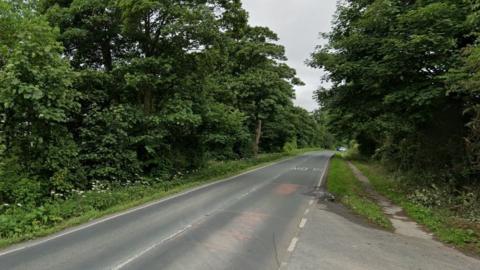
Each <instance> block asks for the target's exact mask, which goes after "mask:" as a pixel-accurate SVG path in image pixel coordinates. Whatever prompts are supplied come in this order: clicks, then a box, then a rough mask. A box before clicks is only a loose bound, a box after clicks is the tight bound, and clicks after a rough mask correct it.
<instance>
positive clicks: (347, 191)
mask: <svg viewBox="0 0 480 270" xmlns="http://www.w3.org/2000/svg"><path fill="white" fill-rule="evenodd" d="M327 179H328V182H327V188H328V190H329V191H330V192H332V193H333V194H335V196H337V197H338V198H339V199H340V200H341V202H342V203H343V204H345V205H346V206H347V207H349V208H350V209H352V210H353V211H354V212H355V213H357V214H359V215H361V216H364V217H365V218H367V219H368V220H369V221H370V222H373V223H374V224H377V225H379V226H381V227H384V228H386V229H392V223H391V222H390V220H389V219H388V218H387V217H386V216H385V214H384V213H383V211H382V208H381V207H380V206H379V205H378V204H377V202H375V201H374V200H373V199H371V198H370V197H369V196H368V194H367V192H366V190H365V187H364V186H363V185H362V184H361V182H360V181H359V180H358V179H356V177H355V175H354V174H353V172H352V170H351V169H350V168H349V167H348V165H347V163H346V162H345V160H343V159H342V158H339V157H334V158H333V159H332V160H331V165H330V168H329V171H328V178H327Z"/></svg>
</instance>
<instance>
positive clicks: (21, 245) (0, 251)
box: [0, 150, 325, 256]
mask: <svg viewBox="0 0 480 270" xmlns="http://www.w3.org/2000/svg"><path fill="white" fill-rule="evenodd" d="M323 151H325V150H318V151H315V150H313V151H307V152H304V153H299V154H295V155H293V156H288V157H283V158H280V159H278V160H276V161H269V162H266V163H263V164H262V163H261V164H258V165H256V166H252V167H250V168H248V169H246V170H244V171H239V172H238V173H236V174H234V175H232V176H228V177H226V178H220V179H216V180H211V181H208V180H207V181H206V182H205V183H204V184H200V185H198V186H194V187H189V188H186V189H185V190H182V191H180V192H178V193H173V194H171V195H167V196H166V197H163V198H159V199H154V200H152V201H150V202H146V203H143V204H140V205H138V206H134V207H131V208H127V209H123V210H120V211H116V212H114V213H107V214H105V215H103V216H100V217H98V218H94V219H92V220H89V221H87V222H81V223H79V224H77V225H73V226H71V227H68V228H65V229H61V230H59V231H57V232H54V233H51V234H48V235H46V236H39V237H36V238H34V239H31V240H26V241H22V242H18V243H14V244H12V245H8V246H5V247H3V248H0V256H4V255H7V254H10V253H13V252H16V251H20V250H23V249H26V248H30V247H34V246H37V245H40V244H42V243H45V242H48V241H51V240H54V239H56V238H60V237H63V236H65V235H69V234H71V233H74V232H77V231H81V230H83V229H87V228H89V227H92V226H95V225H97V224H101V223H103V222H106V221H109V220H112V219H115V218H118V217H121V216H124V215H127V214H130V213H133V212H136V211H139V210H142V209H145V208H149V207H153V206H156V205H159V204H162V203H165V202H167V201H169V200H173V199H176V198H179V197H182V196H186V195H188V194H190V193H193V192H196V191H199V190H202V189H206V188H209V187H212V186H214V185H219V184H222V183H225V182H228V181H232V180H233V179H235V178H237V177H239V176H242V175H246V174H249V173H252V172H255V171H258V170H261V169H264V168H266V167H269V166H273V165H276V164H280V163H282V162H286V161H289V160H292V159H294V158H298V157H301V156H304V155H307V154H309V153H315V152H323ZM213 179H214V178H213Z"/></svg>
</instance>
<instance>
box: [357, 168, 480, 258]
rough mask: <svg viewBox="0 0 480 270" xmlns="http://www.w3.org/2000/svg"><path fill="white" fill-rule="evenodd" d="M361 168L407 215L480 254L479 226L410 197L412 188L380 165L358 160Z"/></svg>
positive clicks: (467, 249) (449, 239)
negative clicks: (395, 179) (400, 181)
mask: <svg viewBox="0 0 480 270" xmlns="http://www.w3.org/2000/svg"><path fill="white" fill-rule="evenodd" d="M354 164H355V165H356V166H357V167H358V169H359V170H361V171H362V172H363V174H365V176H367V177H368V178H369V179H370V182H371V184H372V186H373V188H374V189H375V190H377V191H378V192H379V193H381V194H383V195H384V196H386V197H388V198H389V199H390V200H392V201H393V202H394V203H396V204H398V205H400V206H401V207H402V208H403V209H404V210H405V212H406V214H407V215H408V216H409V217H410V218H412V219H413V220H415V221H417V222H418V223H419V224H422V225H423V226H425V227H427V228H428V229H429V230H430V231H431V232H432V233H434V235H435V236H436V237H437V238H438V239H439V240H441V241H443V242H445V243H448V244H452V245H454V246H456V247H458V248H460V249H463V250H465V251H469V252H473V253H475V254H477V255H479V254H480V225H479V224H478V223H475V222H467V221H465V220H462V219H459V218H458V217H456V215H455V214H454V213H453V212H451V211H450V210H449V209H447V208H442V207H426V206H423V205H421V204H419V203H416V202H415V201H414V200H412V199H411V198H410V196H409V194H411V190H409V188H408V187H407V186H405V185H404V184H402V183H399V182H397V181H394V178H393V177H392V176H391V175H389V173H388V172H387V171H386V170H385V169H383V168H382V167H381V166H380V165H379V164H374V163H371V162H366V161H355V162H354Z"/></svg>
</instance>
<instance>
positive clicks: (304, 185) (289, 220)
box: [0, 152, 332, 270]
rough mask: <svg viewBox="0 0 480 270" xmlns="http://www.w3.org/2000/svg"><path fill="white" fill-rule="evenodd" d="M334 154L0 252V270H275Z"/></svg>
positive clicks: (241, 178) (278, 166) (310, 157)
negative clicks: (329, 159) (328, 161)
mask: <svg viewBox="0 0 480 270" xmlns="http://www.w3.org/2000/svg"><path fill="white" fill-rule="evenodd" d="M330 155H332V153H331V152H314V153H309V154H305V155H302V156H299V157H296V158H293V159H289V160H285V161H281V162H278V163H276V164H273V165H270V166H267V167H264V168H261V169H258V170H255V171H252V172H249V173H246V174H242V175H239V176H236V177H234V178H231V179H229V180H227V181H223V182H220V183H217V184H213V185H209V186H206V187H204V188H200V189H195V190H193V191H191V192H188V193H185V194H182V195H180V196H176V197H173V198H171V199H167V200H164V201H161V202H158V203H154V204H150V205H147V206H143V207H140V208H137V209H136V210H133V211H129V212H127V213H124V214H120V215H117V216H114V217H109V218H106V219H103V220H99V221H94V222H92V223H90V224H87V225H84V226H82V227H78V228H73V229H71V230H69V231H65V232H63V233H59V234H57V235H54V236H52V237H50V238H46V239H41V240H38V241H36V242H30V243H26V244H24V245H19V246H16V247H13V248H12V249H10V250H5V251H0V269H2V270H7V269H28V270H43V269H45V270H57V269H73V270H90V269H142V270H148V269H195V270H202V269H205V270H207V269H208V270H212V269H222V270H223V269H239V270H240V269H241V270H249V269H252V270H260V269H262V270H264V269H267V270H268V269H278V268H279V267H280V266H281V265H282V263H285V262H286V260H287V259H288V257H289V250H290V251H291V249H292V245H295V243H294V242H295V241H293V240H294V239H296V237H295V236H296V234H297V233H298V230H299V225H298V224H299V223H300V224H301V221H302V215H303V214H304V211H305V210H306V209H307V208H308V207H309V205H310V204H313V199H314V197H313V196H312V192H313V190H314V188H315V186H317V185H318V183H319V180H320V177H321V175H322V173H323V172H324V169H325V166H326V163H327V160H328V157H329V156H330Z"/></svg>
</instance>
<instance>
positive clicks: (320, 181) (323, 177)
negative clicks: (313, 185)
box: [317, 156, 332, 187]
mask: <svg viewBox="0 0 480 270" xmlns="http://www.w3.org/2000/svg"><path fill="white" fill-rule="evenodd" d="M331 158H332V156H329V157H328V160H327V162H326V163H325V166H324V167H323V172H322V175H321V176H320V179H319V180H318V185H317V187H321V186H322V184H323V180H324V179H325V174H326V173H327V170H328V166H329V165H330V159H331Z"/></svg>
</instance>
